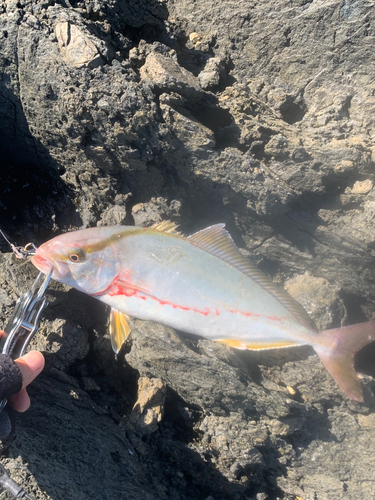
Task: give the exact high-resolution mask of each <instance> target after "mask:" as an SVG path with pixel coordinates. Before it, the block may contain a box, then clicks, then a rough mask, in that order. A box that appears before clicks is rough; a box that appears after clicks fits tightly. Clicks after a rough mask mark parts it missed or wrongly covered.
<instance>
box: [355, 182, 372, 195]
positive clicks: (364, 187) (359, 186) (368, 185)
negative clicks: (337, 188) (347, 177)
mask: <svg viewBox="0 0 375 500" xmlns="http://www.w3.org/2000/svg"><path fill="white" fill-rule="evenodd" d="M373 187H374V184H373V182H372V181H371V180H370V179H366V180H365V181H357V182H355V183H354V185H353V187H352V193H353V194H367V193H369V192H370V191H371V189H372V188H373Z"/></svg>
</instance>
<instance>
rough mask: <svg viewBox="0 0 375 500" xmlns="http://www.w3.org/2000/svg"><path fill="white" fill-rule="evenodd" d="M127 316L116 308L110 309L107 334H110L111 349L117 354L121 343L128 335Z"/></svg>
mask: <svg viewBox="0 0 375 500" xmlns="http://www.w3.org/2000/svg"><path fill="white" fill-rule="evenodd" d="M128 321H129V316H128V315H127V314H125V313H123V312H120V311H118V310H117V309H113V308H112V309H111V315H110V318H109V334H110V336H111V343H112V349H113V350H114V351H115V353H116V354H117V353H118V352H119V350H120V349H121V346H122V344H123V343H124V342H125V341H126V340H127V338H128V337H129V335H130V326H129V323H128Z"/></svg>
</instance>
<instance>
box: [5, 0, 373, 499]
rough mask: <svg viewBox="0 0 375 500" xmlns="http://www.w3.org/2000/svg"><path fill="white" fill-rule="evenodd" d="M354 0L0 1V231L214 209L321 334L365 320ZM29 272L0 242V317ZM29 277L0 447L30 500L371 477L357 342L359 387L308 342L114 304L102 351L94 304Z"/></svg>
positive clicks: (201, 492) (361, 127)
mask: <svg viewBox="0 0 375 500" xmlns="http://www.w3.org/2000/svg"><path fill="white" fill-rule="evenodd" d="M371 7H372V6H371V5H370V4H364V3H362V4H360V3H350V2H349V3H348V2H342V3H330V2H328V3H327V2H326V3H322V2H320V3H318V4H317V2H310V1H305V0H300V1H296V2H293V3H292V4H291V3H290V2H289V3H288V4H286V3H285V1H284V0H276V1H275V2H258V3H256V2H255V3H253V4H252V5H251V9H250V10H249V3H248V2H245V1H244V0H239V1H238V2H228V1H224V2H217V3H213V2H209V1H207V0H196V1H195V2H191V1H186V0H174V1H173V2H172V1H169V0H167V1H166V2H160V1H158V0H151V1H149V0H148V1H144V0H137V1H128V0H126V1H125V0H110V1H108V2H104V1H103V0H95V1H91V0H90V1H89V0H88V1H85V2H60V3H58V2H47V1H46V2H37V1H36V0H28V1H24V0H20V1H19V2H15V1H13V0H12V1H7V2H3V3H2V5H0V40H1V48H2V50H1V53H0V69H1V74H2V78H1V82H0V127H1V131H2V133H1V135H0V149H1V153H2V154H1V159H0V185H1V190H0V219H1V229H3V230H5V232H6V234H7V236H8V237H9V238H10V239H11V241H12V242H13V243H15V244H17V245H25V244H27V243H29V242H30V241H33V242H34V243H35V244H37V245H38V244H40V243H41V242H43V241H45V240H47V239H49V238H51V237H53V236H54V235H55V234H58V233H60V232H66V231H68V230H72V229H78V228H80V227H90V226H96V225H108V224H116V223H121V224H124V223H126V224H133V223H135V224H137V225H145V226H150V225H152V224H153V223H155V222H160V221H161V220H172V221H173V222H175V223H176V224H178V225H179V226H180V230H181V232H182V233H183V234H191V233H193V232H195V231H197V230H200V229H202V228H204V227H207V226H208V225H211V224H214V223H218V222H224V223H225V224H226V227H227V229H228V230H229V232H230V233H231V235H232V236H233V238H234V241H235V242H236V244H237V245H238V246H239V248H240V251H241V252H242V253H243V254H244V255H245V256H246V257H247V258H249V259H250V260H251V261H252V262H253V263H254V264H256V265H258V267H259V268H260V269H261V270H262V271H263V272H265V273H266V274H267V276H269V277H270V278H271V279H273V280H274V281H275V282H277V283H278V284H279V285H280V286H282V285H284V286H285V287H286V288H287V289H288V290H289V291H290V293H291V294H292V295H294V296H295V298H296V299H297V300H299V301H300V302H301V303H302V304H303V305H304V307H306V309H308V312H309V313H311V315H312V317H313V319H314V320H315V322H316V324H317V326H318V328H319V329H323V328H331V327H337V326H339V325H340V324H341V323H344V324H354V323H360V322H363V321H367V320H370V319H373V318H374V317H375V305H374V301H373V297H374V293H375V277H374V269H375V267H374V264H375V253H374V251H375V250H374V249H375V233H374V230H373V227H374V217H375V209H374V207H375V194H374V188H373V184H374V178H373V170H374V169H373V165H374V157H375V149H374V146H373V143H372V139H371V138H372V137H373V136H374V121H373V114H374V113H373V94H374V86H373V83H372V82H373V81H374V75H373V73H374V67H375V66H374V64H372V61H373V51H372V45H371V43H369V37H370V36H371V32H372V31H371V30H372V29H373V27H372V25H373V9H372V8H371ZM57 26H58V27H59V28H58V30H56V27H57ZM69 37H70V38H69ZM73 40H75V41H74V43H73ZM64 58H65V59H64ZM1 249H2V251H3V252H9V247H8V245H7V243H6V242H2V243H1ZM35 277H36V271H35V270H33V269H32V268H31V266H30V265H29V264H28V263H25V262H22V261H17V260H15V259H14V258H13V257H11V256H9V255H5V256H4V255H3V257H2V258H1V259H0V284H1V286H0V290H1V291H0V296H1V303H0V320H1V322H2V324H5V323H6V322H7V321H8V319H9V317H10V315H11V313H12V310H13V307H14V304H15V302H16V299H17V297H18V296H19V295H20V293H21V292H22V291H24V290H26V289H27V288H28V287H30V286H31V283H32V282H33V280H34V279H35ZM48 296H49V299H50V302H51V304H50V306H49V307H48V308H47V309H46V310H45V312H44V315H43V321H42V323H41V328H40V332H39V334H38V335H37V336H36V337H35V338H34V340H33V347H34V348H37V349H40V350H42V351H43V352H44V353H45V355H46V361H47V369H46V371H45V372H44V374H43V376H42V377H41V378H39V379H38V380H37V381H36V382H35V384H34V386H32V387H31V388H30V392H31V395H32V407H31V410H29V411H28V412H27V413H26V414H25V415H22V416H19V418H18V419H17V424H18V425H17V428H18V431H17V432H18V434H17V435H16V438H15V440H14V441H13V442H10V443H7V444H2V448H1V449H2V452H1V453H2V460H3V461H4V462H6V464H7V467H8V468H9V469H10V471H11V473H12V476H13V477H15V478H17V479H18V480H20V481H21V482H22V483H23V485H24V487H25V489H26V490H27V491H29V492H32V494H33V495H34V496H35V497H36V498H38V499H39V498H71V499H72V500H76V499H78V498H80V499H86V498H92V497H93V496H94V497H95V498H107V497H108V498H119V497H121V496H123V495H124V494H125V493H124V491H126V496H127V497H129V498H138V497H140V496H141V495H142V497H145V498H150V499H151V498H158V499H167V498H168V499H171V500H188V499H189V500H190V499H192V498H206V499H207V498H215V499H218V498H220V499H223V500H224V499H228V500H229V499H231V500H245V499H249V498H251V499H259V500H260V499H262V498H266V497H267V498H268V497H270V498H271V497H272V498H273V497H275V498H276V497H280V498H282V497H285V498H286V497H291V498H292V497H293V498H298V497H300V498H306V499H308V498H311V499H312V498H319V499H320V498H321V499H324V498H332V497H334V498H335V499H338V500H341V499H342V500H344V499H346V498H347V497H350V498H352V500H357V499H358V500H359V499H362V498H370V497H371V496H373V491H372V485H373V475H374V470H375V464H374V461H373V458H372V455H371V452H372V448H373V446H372V442H373V432H372V430H373V429H372V415H373V414H374V397H373V394H374V382H373V380H372V379H371V375H375V372H374V365H373V359H374V351H373V349H374V347H373V346H372V345H369V346H367V347H365V348H364V349H363V350H362V351H361V352H360V353H358V355H357V356H356V360H355V362H356V367H357V368H358V371H359V372H361V377H362V379H363V386H364V393H365V403H364V404H363V405H359V404H356V403H353V402H351V401H349V400H348V399H347V398H345V397H344V396H343V395H342V393H341V391H340V389H339V388H338V387H337V386H336V384H335V383H334V381H333V379H332V378H331V377H330V376H329V374H328V373H327V372H326V371H325V370H324V369H323V367H322V365H321V363H320V362H319V360H318V358H317V357H316V356H315V355H314V353H313V351H312V350H311V349H310V348H309V347H301V348H293V349H285V350H278V351H263V352H236V351H234V350H232V349H230V348H227V347H225V346H221V345H218V344H214V343H212V342H209V341H207V340H202V339H198V340H197V339H194V338H191V337H189V336H183V335H180V334H177V333H176V332H173V331H172V330H171V329H168V328H165V327H163V326H161V325H155V324H153V323H145V322H139V321H138V322H137V321H135V322H134V325H133V333H132V335H131V337H130V340H129V341H128V342H127V344H126V346H124V350H123V352H122V353H120V354H119V356H118V357H117V359H116V358H115V357H114V354H113V351H112V349H111V345H110V340H109V337H108V329H107V321H108V311H107V309H106V307H105V306H104V305H103V304H100V303H99V302H98V301H96V300H95V299H93V298H91V297H86V296H83V295H82V294H79V293H78V292H76V291H74V290H68V289H67V287H64V286H62V285H58V284H55V283H51V285H50V286H49V293H48ZM138 380H146V381H147V384H152V381H154V382H155V381H159V382H157V384H160V387H159V386H157V387H155V388H154V389H155V393H158V394H159V395H160V399H158V398H157V400H156V404H155V406H153V404H154V403H153V402H152V401H153V399H152V398H150V396H151V395H152V394H153V390H154V389H153V388H152V386H151V388H149V390H146V389H147V387H146V389H145V395H144V399H141V400H140V403H139V404H138V406H136V407H134V405H136V403H137V401H138V396H141V394H142V391H140V390H139V387H138ZM98 388H100V390H98ZM164 390H165V394H164V392H163V391H164ZM147 402H149V403H150V406H147V404H148V403H147ZM141 403H142V404H141ZM143 403H144V406H142V405H143ZM133 408H134V410H133ZM141 408H143V410H142V411H141ZM131 415H132V417H131ZM133 418H134V419H135V421H134V422H133V423H131V422H130V419H133ZM148 422H149V423H150V425H148ZM138 424H139V425H138ZM151 430H152V432H151ZM327 443H328V444H329V446H328V445H327ZM129 450H130V451H129ZM82 478H83V479H84V480H83V479H82Z"/></svg>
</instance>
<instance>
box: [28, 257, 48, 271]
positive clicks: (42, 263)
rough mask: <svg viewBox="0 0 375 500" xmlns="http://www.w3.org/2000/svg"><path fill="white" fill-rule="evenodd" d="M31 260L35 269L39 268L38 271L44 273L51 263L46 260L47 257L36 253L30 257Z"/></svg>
mask: <svg viewBox="0 0 375 500" xmlns="http://www.w3.org/2000/svg"><path fill="white" fill-rule="evenodd" d="M31 262H32V263H33V264H34V266H35V267H36V268H37V269H39V271H42V273H44V274H48V273H49V271H50V269H51V264H50V263H49V262H48V260H47V259H45V258H44V257H42V256H41V255H38V254H36V255H34V256H33V257H32V258H31Z"/></svg>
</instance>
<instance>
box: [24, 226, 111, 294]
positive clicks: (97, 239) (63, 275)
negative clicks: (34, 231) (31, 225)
mask: <svg viewBox="0 0 375 500" xmlns="http://www.w3.org/2000/svg"><path fill="white" fill-rule="evenodd" d="M110 229H114V228H104V227H103V228H90V229H84V230H80V231H72V232H70V233H65V234H62V235H60V236H56V237H55V238H53V239H51V240H49V241H47V242H46V243H43V245H41V246H40V247H39V248H38V249H37V250H36V252H35V255H34V256H33V257H32V259H31V262H32V263H33V264H34V266H35V267H36V268H37V269H39V271H42V272H43V273H45V274H48V273H49V271H50V269H51V268H52V269H53V272H52V278H53V279H55V280H56V281H59V282H61V283H65V284H66V285H70V286H72V287H74V288H76V289H77V290H80V291H82V292H84V293H87V294H90V295H91V294H100V293H101V292H103V291H104V290H105V289H107V288H108V287H109V286H110V284H111V283H112V281H113V280H114V278H115V277H116V275H117V272H118V269H117V268H118V259H117V258H116V255H115V249H114V246H113V245H111V244H110V239H111V238H110V236H111V234H110V232H109V230H110Z"/></svg>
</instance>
